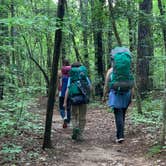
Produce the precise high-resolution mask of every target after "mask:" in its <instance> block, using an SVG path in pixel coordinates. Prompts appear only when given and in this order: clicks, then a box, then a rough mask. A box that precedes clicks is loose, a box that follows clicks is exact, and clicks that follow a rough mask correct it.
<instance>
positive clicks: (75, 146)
mask: <svg viewBox="0 0 166 166" xmlns="http://www.w3.org/2000/svg"><path fill="white" fill-rule="evenodd" d="M52 132H53V135H52V140H53V145H54V147H55V149H56V152H55V156H56V159H55V161H56V162H54V163H52V165H58V166H152V165H154V164H153V163H150V161H148V160H147V159H146V158H145V154H146V151H147V149H146V147H147V146H146V143H145V141H144V137H143V136H142V137H138V134H137V133H138V132H137V131H134V130H133V128H132V126H131V124H130V120H129V119H127V120H126V132H125V135H126V140H125V142H124V143H123V144H116V143H115V127H114V117H113V114H112V113H107V111H106V110H101V109H98V110H96V109H91V110H89V111H88V113H87V123H86V128H85V132H84V141H83V142H79V143H77V142H73V141H72V140H71V133H72V129H71V127H70V128H67V129H62V120H61V119H60V116H59V114H58V113H57V112H56V111H55V113H54V117H53V131H52ZM50 164H51V163H50Z"/></svg>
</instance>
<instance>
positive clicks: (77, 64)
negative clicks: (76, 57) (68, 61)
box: [71, 62, 81, 67]
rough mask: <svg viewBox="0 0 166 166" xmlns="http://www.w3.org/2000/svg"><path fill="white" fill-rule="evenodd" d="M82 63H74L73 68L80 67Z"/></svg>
mask: <svg viewBox="0 0 166 166" xmlns="http://www.w3.org/2000/svg"><path fill="white" fill-rule="evenodd" d="M80 66H81V63H80V62H74V63H73V64H72V65H71V67H80Z"/></svg>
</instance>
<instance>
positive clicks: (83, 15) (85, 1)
mask: <svg viewBox="0 0 166 166" xmlns="http://www.w3.org/2000/svg"><path fill="white" fill-rule="evenodd" d="M87 8H88V0H80V11H81V20H82V26H83V31H82V35H83V44H84V51H83V56H84V62H85V66H86V67H87V68H88V69H89V55H88V28H87V25H88V20H87Z"/></svg>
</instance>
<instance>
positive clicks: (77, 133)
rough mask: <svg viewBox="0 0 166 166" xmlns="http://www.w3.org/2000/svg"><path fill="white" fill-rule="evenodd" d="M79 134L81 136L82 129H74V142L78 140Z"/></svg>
mask: <svg viewBox="0 0 166 166" xmlns="http://www.w3.org/2000/svg"><path fill="white" fill-rule="evenodd" d="M79 134H80V129H79V128H74V129H73V135H72V139H73V140H77V139H78V136H79Z"/></svg>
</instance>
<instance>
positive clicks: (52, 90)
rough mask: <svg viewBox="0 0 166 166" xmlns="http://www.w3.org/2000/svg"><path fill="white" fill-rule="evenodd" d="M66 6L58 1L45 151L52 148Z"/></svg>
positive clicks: (62, 0)
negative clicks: (53, 118)
mask: <svg viewBox="0 0 166 166" xmlns="http://www.w3.org/2000/svg"><path fill="white" fill-rule="evenodd" d="M64 6H65V0H58V9H57V18H58V20H57V26H59V28H58V29H57V30H56V31H55V40H54V53H53V62H52V73H51V79H50V84H49V94H48V102H47V114H46V123H45V133H44V142H43V149H45V148H51V127H52V116H53V109H54V101H55V92H56V86H57V85H56V83H57V81H56V80H57V73H58V62H59V56H60V46H61V40H62V22H63V17H64V12H65V8H64Z"/></svg>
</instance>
